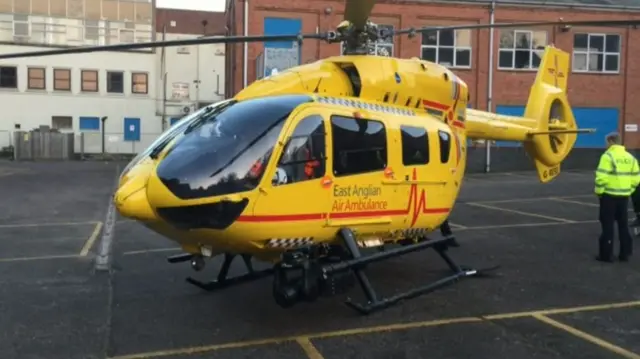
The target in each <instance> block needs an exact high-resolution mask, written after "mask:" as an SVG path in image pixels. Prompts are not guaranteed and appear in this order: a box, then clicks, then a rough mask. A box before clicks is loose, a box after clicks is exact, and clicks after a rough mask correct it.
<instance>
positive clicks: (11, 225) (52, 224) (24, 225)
mask: <svg viewBox="0 0 640 359" xmlns="http://www.w3.org/2000/svg"><path fill="white" fill-rule="evenodd" d="M97 223H100V222H99V221H87V222H58V223H56V222H47V223H8V224H0V228H28V227H36V228H37V227H58V226H59V227H63V226H88V225H96V224H97Z"/></svg>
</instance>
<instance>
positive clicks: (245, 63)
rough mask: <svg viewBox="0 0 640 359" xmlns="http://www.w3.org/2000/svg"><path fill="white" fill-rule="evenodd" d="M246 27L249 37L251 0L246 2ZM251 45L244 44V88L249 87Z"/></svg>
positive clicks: (244, 21) (245, 34)
mask: <svg viewBox="0 0 640 359" xmlns="http://www.w3.org/2000/svg"><path fill="white" fill-rule="evenodd" d="M242 24H243V26H244V36H249V0H244V20H243V21H242ZM248 57H249V43H248V42H245V43H244V59H243V61H244V64H243V69H242V72H243V74H242V78H243V85H244V86H243V88H246V87H247V85H248V80H249V79H248V78H247V72H248V71H247V70H248V69H249V58H248Z"/></svg>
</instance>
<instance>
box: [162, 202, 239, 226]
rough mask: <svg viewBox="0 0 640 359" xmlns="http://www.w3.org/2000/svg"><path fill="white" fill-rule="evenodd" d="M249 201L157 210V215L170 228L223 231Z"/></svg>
mask: <svg viewBox="0 0 640 359" xmlns="http://www.w3.org/2000/svg"><path fill="white" fill-rule="evenodd" d="M247 204H249V200H248V199H247V198H244V199H243V200H242V201H240V202H231V201H221V202H216V203H208V204H199V205H194V206H181V207H163V208H158V209H157V211H158V214H159V215H160V217H162V219H163V220H165V221H167V222H168V223H170V224H171V225H172V226H174V227H176V228H178V229H183V230H189V229H225V228H227V227H229V226H230V225H232V224H233V222H235V221H236V220H237V219H238V217H240V214H241V213H242V212H243V211H244V209H245V208H247Z"/></svg>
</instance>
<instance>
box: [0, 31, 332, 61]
mask: <svg viewBox="0 0 640 359" xmlns="http://www.w3.org/2000/svg"><path fill="white" fill-rule="evenodd" d="M324 37H326V35H323V34H308V35H260V36H224V37H220V36H218V37H213V36H207V37H199V38H195V39H182V40H167V41H150V42H137V43H130V44H115V45H103V46H79V47H71V48H66V49H55V50H41V51H27V52H20V53H13V54H0V59H13V58H17V57H37V56H51V55H64V54H81V53H86V52H99V51H122V50H136V49H148V48H155V47H169V46H189V45H204V44H234V43H243V42H267V41H299V40H302V39H313V38H316V39H321V38H324Z"/></svg>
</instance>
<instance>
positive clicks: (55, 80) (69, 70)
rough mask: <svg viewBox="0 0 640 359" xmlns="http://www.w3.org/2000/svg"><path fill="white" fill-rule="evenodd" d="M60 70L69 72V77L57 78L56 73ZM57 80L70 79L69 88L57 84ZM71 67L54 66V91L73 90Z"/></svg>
mask: <svg viewBox="0 0 640 359" xmlns="http://www.w3.org/2000/svg"><path fill="white" fill-rule="evenodd" d="M58 71H63V72H65V71H66V72H67V73H68V74H69V79H68V80H64V79H57V78H56V73H57V72H58ZM57 81H68V82H69V88H67V89H64V88H60V87H57V86H56V82H57ZM71 84H72V83H71V69H67V68H56V67H54V68H53V91H63V92H71Z"/></svg>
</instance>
